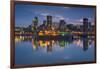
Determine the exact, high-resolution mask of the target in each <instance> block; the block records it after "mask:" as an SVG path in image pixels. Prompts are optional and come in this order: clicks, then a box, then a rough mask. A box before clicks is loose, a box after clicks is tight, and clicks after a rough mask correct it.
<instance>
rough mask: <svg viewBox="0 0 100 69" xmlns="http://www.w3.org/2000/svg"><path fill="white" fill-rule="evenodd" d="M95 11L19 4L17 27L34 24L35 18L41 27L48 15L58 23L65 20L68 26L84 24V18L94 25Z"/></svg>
mask: <svg viewBox="0 0 100 69" xmlns="http://www.w3.org/2000/svg"><path fill="white" fill-rule="evenodd" d="M94 10H95V9H94V8H75V7H60V6H44V5H24V4H17V5H15V26H19V27H21V26H23V27H27V26H28V25H30V24H32V20H33V18H34V17H38V19H39V25H40V24H43V21H44V20H46V16H47V15H51V16H52V20H53V22H58V23H59V21H60V20H61V19H63V20H65V21H66V23H67V24H82V23H81V22H82V20H83V18H84V17H86V18H88V19H89V21H90V22H91V23H92V24H94V17H95V16H94V13H95V12H94ZM73 12H74V13H73ZM78 22H79V23H78Z"/></svg>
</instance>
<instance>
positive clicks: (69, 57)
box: [15, 38, 95, 65]
mask: <svg viewBox="0 0 100 69" xmlns="http://www.w3.org/2000/svg"><path fill="white" fill-rule="evenodd" d="M94 45H95V44H94V41H93V40H91V39H79V38H78V39H71V40H63V39H61V40H53V39H52V40H34V39H30V40H20V41H15V64H16V65H27V64H28V65H33V64H34V65H37V64H57V63H69V62H82V61H94V57H95V56H94V47H95V46H94Z"/></svg>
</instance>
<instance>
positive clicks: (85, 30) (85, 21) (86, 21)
mask: <svg viewBox="0 0 100 69" xmlns="http://www.w3.org/2000/svg"><path fill="white" fill-rule="evenodd" d="M88 23H89V22H88V18H84V19H83V32H84V33H87V32H88V27H89V24H88Z"/></svg>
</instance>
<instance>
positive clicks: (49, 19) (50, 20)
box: [47, 15, 52, 28]
mask: <svg viewBox="0 0 100 69" xmlns="http://www.w3.org/2000/svg"><path fill="white" fill-rule="evenodd" d="M47 26H48V27H49V28H51V27H52V16H50V15H48V16H47Z"/></svg>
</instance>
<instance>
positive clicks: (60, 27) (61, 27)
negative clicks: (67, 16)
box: [59, 20, 66, 31]
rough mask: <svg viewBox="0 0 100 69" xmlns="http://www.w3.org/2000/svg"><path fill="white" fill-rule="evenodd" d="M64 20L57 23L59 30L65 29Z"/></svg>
mask: <svg viewBox="0 0 100 69" xmlns="http://www.w3.org/2000/svg"><path fill="white" fill-rule="evenodd" d="M65 24H66V22H65V21H64V20H60V23H59V30H60V31H65V28H66V25H65Z"/></svg>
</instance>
